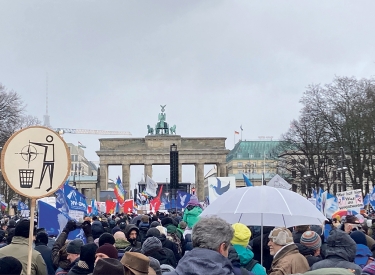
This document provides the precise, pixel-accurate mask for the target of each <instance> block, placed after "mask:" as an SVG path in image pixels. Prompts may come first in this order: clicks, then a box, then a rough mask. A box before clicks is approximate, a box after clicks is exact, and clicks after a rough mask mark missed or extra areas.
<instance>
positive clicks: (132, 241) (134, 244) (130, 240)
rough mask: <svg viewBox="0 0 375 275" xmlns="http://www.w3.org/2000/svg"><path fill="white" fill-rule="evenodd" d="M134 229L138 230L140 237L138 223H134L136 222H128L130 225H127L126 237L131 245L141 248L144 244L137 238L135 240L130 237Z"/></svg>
mask: <svg viewBox="0 0 375 275" xmlns="http://www.w3.org/2000/svg"><path fill="white" fill-rule="evenodd" d="M133 230H135V231H137V237H138V235H139V229H138V227H137V226H136V225H134V224H128V225H127V226H126V227H125V237H126V239H127V240H128V241H129V242H130V245H131V246H132V247H136V248H141V247H142V245H141V243H140V242H138V241H137V239H135V240H132V239H130V233H131V232H132V231H133Z"/></svg>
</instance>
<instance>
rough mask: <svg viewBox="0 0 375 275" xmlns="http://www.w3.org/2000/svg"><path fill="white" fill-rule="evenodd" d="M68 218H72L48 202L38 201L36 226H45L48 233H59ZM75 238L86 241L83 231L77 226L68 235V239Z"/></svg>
mask: <svg viewBox="0 0 375 275" xmlns="http://www.w3.org/2000/svg"><path fill="white" fill-rule="evenodd" d="M69 220H72V219H71V218H70V217H69V216H68V215H66V214H64V213H62V212H61V211H59V210H57V209H56V208H55V207H53V206H51V205H49V204H48V203H45V202H42V201H38V228H45V230H46V231H47V233H48V235H50V236H58V235H60V233H61V232H62V231H63V229H64V227H65V225H66V224H67V223H68V221H69ZM76 238H80V239H82V240H83V242H84V243H86V238H85V233H84V232H83V230H82V229H81V228H77V229H76V230H74V231H72V232H70V233H69V235H68V240H74V239H76Z"/></svg>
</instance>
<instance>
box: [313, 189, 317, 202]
mask: <svg viewBox="0 0 375 275" xmlns="http://www.w3.org/2000/svg"><path fill="white" fill-rule="evenodd" d="M312 197H313V198H314V199H317V197H318V195H317V194H316V190H315V188H313V189H312Z"/></svg>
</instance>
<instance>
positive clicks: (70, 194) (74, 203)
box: [64, 184, 87, 214]
mask: <svg viewBox="0 0 375 275" xmlns="http://www.w3.org/2000/svg"><path fill="white" fill-rule="evenodd" d="M64 197H65V201H66V203H67V205H68V208H69V210H76V211H82V212H84V213H85V214H87V203H86V198H85V196H84V195H82V194H81V193H80V192H78V190H76V189H74V188H73V187H71V186H69V185H68V184H65V185H64Z"/></svg>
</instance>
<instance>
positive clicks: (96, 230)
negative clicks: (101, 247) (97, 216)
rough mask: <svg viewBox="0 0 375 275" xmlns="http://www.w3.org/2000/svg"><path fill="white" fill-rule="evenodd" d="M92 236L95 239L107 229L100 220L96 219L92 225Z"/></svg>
mask: <svg viewBox="0 0 375 275" xmlns="http://www.w3.org/2000/svg"><path fill="white" fill-rule="evenodd" d="M91 231H92V237H93V238H94V240H95V239H97V238H99V237H100V235H102V234H103V233H104V232H105V231H104V228H103V225H102V223H101V222H100V221H94V222H93V223H92V225H91Z"/></svg>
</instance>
